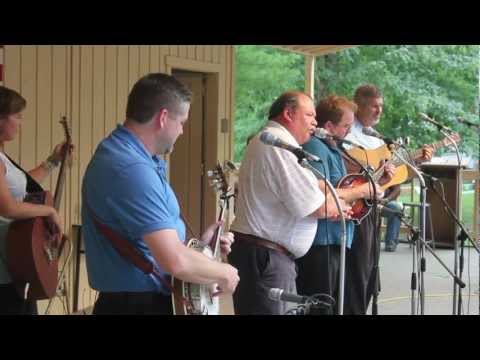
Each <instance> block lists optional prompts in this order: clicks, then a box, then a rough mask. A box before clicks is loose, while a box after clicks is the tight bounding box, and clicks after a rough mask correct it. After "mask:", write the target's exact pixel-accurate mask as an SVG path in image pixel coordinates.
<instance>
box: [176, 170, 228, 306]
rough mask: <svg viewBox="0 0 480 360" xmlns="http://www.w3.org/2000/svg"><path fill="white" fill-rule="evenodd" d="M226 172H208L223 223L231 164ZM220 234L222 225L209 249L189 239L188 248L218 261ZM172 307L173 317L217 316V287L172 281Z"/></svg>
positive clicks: (195, 240)
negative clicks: (218, 202) (216, 194)
mask: <svg viewBox="0 0 480 360" xmlns="http://www.w3.org/2000/svg"><path fill="white" fill-rule="evenodd" d="M225 167H226V169H223V168H222V166H221V165H220V164H218V165H217V166H216V167H215V169H214V170H213V171H208V173H207V174H208V176H209V178H211V182H210V184H211V185H212V186H213V187H214V189H215V190H216V191H217V192H219V193H220V214H219V216H218V220H217V221H220V220H224V217H225V213H226V210H227V208H228V203H229V199H230V198H231V197H232V196H233V194H232V193H231V188H230V187H229V185H228V182H227V179H226V176H225V173H226V172H228V171H230V170H235V166H234V165H233V164H232V163H231V162H227V163H226V166H225ZM222 231H223V225H221V226H219V227H218V228H217V229H216V231H215V233H214V236H213V239H212V241H211V242H210V244H208V245H204V244H202V243H200V241H199V240H198V239H191V240H190V241H189V242H188V243H187V246H188V247H189V248H191V249H194V250H196V251H199V252H201V253H202V254H204V255H205V256H207V257H208V258H210V259H212V260H215V261H221V253H220V236H221V234H222ZM172 288H173V290H172V303H173V311H174V314H175V315H219V313H220V304H219V299H218V296H215V295H216V294H217V293H216V289H215V288H216V285H215V287H212V286H210V285H200V284H194V283H189V282H186V281H182V280H179V279H176V278H172Z"/></svg>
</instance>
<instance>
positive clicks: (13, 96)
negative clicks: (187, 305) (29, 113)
mask: <svg viewBox="0 0 480 360" xmlns="http://www.w3.org/2000/svg"><path fill="white" fill-rule="evenodd" d="M26 106H27V101H26V100H25V98H24V97H23V96H22V95H20V94H19V93H18V92H16V91H15V90H12V89H9V88H7V87H5V86H0V119H4V118H6V117H8V116H10V115H12V114H17V113H19V112H20V111H23V109H25V107H26Z"/></svg>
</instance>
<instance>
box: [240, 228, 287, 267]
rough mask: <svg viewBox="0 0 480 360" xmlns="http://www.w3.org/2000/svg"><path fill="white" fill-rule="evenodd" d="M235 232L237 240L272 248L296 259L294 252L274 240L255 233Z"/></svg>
mask: <svg viewBox="0 0 480 360" xmlns="http://www.w3.org/2000/svg"><path fill="white" fill-rule="evenodd" d="M233 233H234V235H235V240H240V241H245V242H247V243H250V244H254V245H257V246H262V247H265V248H268V249H272V250H275V251H278V252H280V253H282V254H284V255H286V256H288V257H289V258H290V259H292V260H295V256H293V254H292V253H291V252H290V251H288V250H287V249H285V248H284V247H283V246H282V245H279V244H277V243H274V242H273V241H270V240H266V239H262V238H261V237H258V236H255V235H250V234H242V233H238V232H235V231H234V232H233Z"/></svg>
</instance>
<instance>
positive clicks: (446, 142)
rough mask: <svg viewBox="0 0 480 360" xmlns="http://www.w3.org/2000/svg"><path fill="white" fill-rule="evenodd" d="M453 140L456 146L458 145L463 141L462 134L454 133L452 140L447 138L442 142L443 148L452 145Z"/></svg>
mask: <svg viewBox="0 0 480 360" xmlns="http://www.w3.org/2000/svg"><path fill="white" fill-rule="evenodd" d="M451 140H453V141H454V142H455V143H456V144H458V143H459V142H460V140H461V137H460V134H459V133H453V134H451V135H450V138H448V137H446V136H445V137H444V138H443V140H442V144H443V146H448V145H452V141H451Z"/></svg>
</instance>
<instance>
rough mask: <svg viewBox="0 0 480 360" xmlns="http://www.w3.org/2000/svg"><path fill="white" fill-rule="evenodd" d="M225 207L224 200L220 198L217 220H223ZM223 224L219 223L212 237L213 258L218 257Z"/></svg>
mask: <svg viewBox="0 0 480 360" xmlns="http://www.w3.org/2000/svg"><path fill="white" fill-rule="evenodd" d="M225 208H226V200H225V199H222V201H221V205H220V215H219V216H218V220H217V222H218V221H222V220H224V217H225ZM223 228H224V225H220V226H219V227H218V228H217V230H216V231H215V235H214V239H213V244H212V250H213V257H214V258H215V259H219V258H220V236H221V235H222V232H223Z"/></svg>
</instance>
